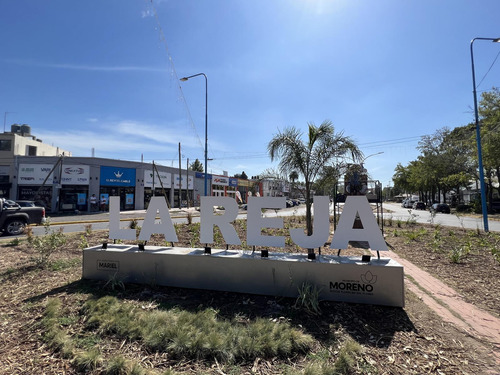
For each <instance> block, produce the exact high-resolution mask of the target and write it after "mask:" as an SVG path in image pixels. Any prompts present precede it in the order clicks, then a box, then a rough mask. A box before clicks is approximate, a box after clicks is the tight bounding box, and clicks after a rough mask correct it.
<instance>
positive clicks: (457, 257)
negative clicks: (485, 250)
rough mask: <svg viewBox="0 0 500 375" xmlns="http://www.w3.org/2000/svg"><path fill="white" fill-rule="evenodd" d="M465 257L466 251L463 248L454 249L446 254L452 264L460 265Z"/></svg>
mask: <svg viewBox="0 0 500 375" xmlns="http://www.w3.org/2000/svg"><path fill="white" fill-rule="evenodd" d="M466 255H467V251H466V249H464V248H463V247H454V248H453V249H451V251H450V253H449V254H448V258H449V259H450V261H451V262H452V263H462V261H463V259H464V257H465V256H466Z"/></svg>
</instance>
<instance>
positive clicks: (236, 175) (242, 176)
mask: <svg viewBox="0 0 500 375" xmlns="http://www.w3.org/2000/svg"><path fill="white" fill-rule="evenodd" d="M234 178H241V179H243V180H248V176H247V174H246V173H245V171H243V172H241V174H240V173H236V174H235V175H234Z"/></svg>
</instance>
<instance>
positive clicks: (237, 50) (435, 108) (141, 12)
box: [0, 0, 500, 186]
mask: <svg viewBox="0 0 500 375" xmlns="http://www.w3.org/2000/svg"><path fill="white" fill-rule="evenodd" d="M499 14H500V1H498V0H490V1H478V2H476V1H465V0H453V1H452V0H442V1H434V0H432V1H431V0H419V1H416V0H415V1H412V0H407V1H401V0H378V1H369V0H363V1H361V0H335V1H334V0H332V1H322V0H289V1H279V0H276V1H268V0H252V1H229V0H225V1H222V0H210V1H201V0H197V1H195V0H182V1H181V0H171V1H166V0H163V1H159V0H153V1H152V2H151V1H146V0H87V1H67V0H57V1H55V0H46V1H36V0H31V1H27V0H16V1H6V0H4V1H1V2H0V51H1V53H0V114H3V115H4V118H5V112H7V115H6V128H7V129H6V130H9V129H10V125H11V124H12V123H20V124H25V123H26V124H29V125H30V126H31V127H32V132H33V134H34V135H36V136H37V137H38V138H41V139H42V140H43V141H44V142H46V143H50V144H54V145H56V146H59V147H62V148H65V149H68V150H70V151H72V152H73V154H74V155H75V156H91V152H92V148H94V149H95V155H96V156H98V157H107V158H117V159H126V160H141V157H143V158H144V160H145V161H147V162H150V161H151V160H155V161H156V162H157V163H160V164H164V165H168V166H170V165H173V166H178V143H179V142H181V144H182V155H183V156H182V165H183V167H185V165H186V162H187V158H189V159H190V161H193V160H194V159H195V158H198V159H200V160H203V147H204V146H203V145H204V137H205V135H204V121H205V82H204V79H203V77H196V78H193V79H191V80H189V81H188V82H182V83H181V82H179V78H181V77H184V76H188V75H193V74H196V73H200V72H203V73H205V74H206V75H207V76H208V128H209V134H208V138H209V141H208V143H209V147H208V150H209V151H208V156H209V158H211V159H213V160H212V161H210V162H209V167H208V171H209V172H212V173H222V171H228V172H229V174H230V175H233V174H235V173H241V172H242V171H245V173H246V174H247V175H249V176H251V175H257V174H259V173H261V172H262V171H263V170H264V169H266V168H269V167H272V166H273V165H272V164H271V162H270V159H269V157H268V156H267V153H266V146H267V143H268V142H269V140H270V139H271V138H272V136H273V135H274V134H276V133H277V131H278V129H284V128H285V127H287V126H296V127H298V128H301V129H303V130H305V129H306V126H307V123H308V122H314V123H316V124H320V123H321V122H322V121H323V120H325V119H329V120H331V121H332V122H333V124H334V125H335V128H336V130H337V131H339V132H340V131H342V132H344V134H345V135H349V136H351V137H352V138H353V139H354V140H355V141H356V142H357V143H358V145H359V146H360V148H361V149H362V151H363V152H364V154H365V155H366V156H369V155H372V154H375V153H379V152H383V154H379V155H376V156H373V157H370V158H368V159H367V160H366V163H365V166H366V167H367V168H368V170H369V173H370V175H371V176H372V178H374V179H378V180H380V181H381V182H382V184H383V185H384V186H385V185H387V184H388V182H389V181H390V180H391V177H392V175H393V173H394V168H395V166H396V165H397V163H398V162H401V163H402V164H406V163H407V162H408V161H410V160H413V159H415V158H416V157H417V155H418V151H416V149H415V147H416V146H417V142H418V140H419V137H420V136H422V135H425V134H432V133H434V132H435V131H436V130H437V129H439V128H442V127H444V126H448V127H451V128H453V127H455V126H461V125H464V124H467V123H469V122H471V121H472V120H473V113H472V109H471V107H472V105H473V98H472V82H471V62H470V49H469V48H470V41H471V39H472V38H474V37H500V22H499V20H498V15H499ZM499 53H500V44H493V43H490V42H484V41H483V42H479V41H478V42H476V43H475V44H474V57H475V63H476V75H477V81H478V83H479V81H481V80H482V78H483V76H484V75H485V74H486V73H487V72H488V70H489V69H490V67H491V69H490V70H489V72H488V74H487V75H486V77H485V78H484V80H483V81H482V82H481V84H480V86H479V88H478V91H479V92H481V91H483V90H489V89H491V87H493V86H500V82H499V81H500V61H497V62H496V63H495V64H493V63H494V61H495V58H496V57H497V56H498V54H499ZM499 60H500V58H499ZM492 64H493V66H492Z"/></svg>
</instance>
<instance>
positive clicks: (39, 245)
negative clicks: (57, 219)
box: [28, 220, 66, 268]
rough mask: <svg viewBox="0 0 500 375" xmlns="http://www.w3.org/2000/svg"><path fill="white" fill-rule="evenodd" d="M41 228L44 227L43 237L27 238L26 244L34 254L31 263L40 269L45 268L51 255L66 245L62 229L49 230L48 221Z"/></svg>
mask: <svg viewBox="0 0 500 375" xmlns="http://www.w3.org/2000/svg"><path fill="white" fill-rule="evenodd" d="M43 226H44V227H45V234H44V235H43V236H38V237H37V236H29V237H28V244H29V246H30V247H31V248H32V249H34V250H35V253H36V255H35V257H34V258H33V261H34V262H35V264H36V265H37V266H38V267H41V268H45V267H47V265H48V263H49V258H50V257H51V255H52V254H53V253H54V252H56V251H57V250H58V249H59V248H60V247H61V246H63V245H65V244H66V236H65V235H64V233H63V232H62V229H63V228H62V227H61V228H59V230H57V231H54V230H51V229H50V221H49V220H47V222H46V223H45V224H44V225H43Z"/></svg>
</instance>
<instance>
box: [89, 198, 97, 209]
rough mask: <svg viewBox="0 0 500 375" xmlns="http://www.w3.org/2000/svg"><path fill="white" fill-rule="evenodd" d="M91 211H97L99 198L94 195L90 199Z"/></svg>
mask: <svg viewBox="0 0 500 375" xmlns="http://www.w3.org/2000/svg"><path fill="white" fill-rule="evenodd" d="M90 210H91V211H97V197H96V196H95V194H92V196H91V197H90Z"/></svg>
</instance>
